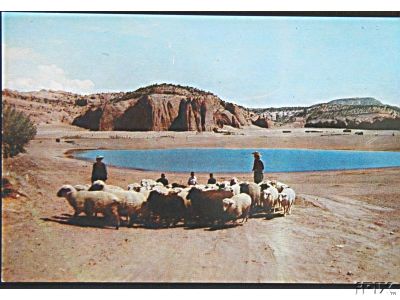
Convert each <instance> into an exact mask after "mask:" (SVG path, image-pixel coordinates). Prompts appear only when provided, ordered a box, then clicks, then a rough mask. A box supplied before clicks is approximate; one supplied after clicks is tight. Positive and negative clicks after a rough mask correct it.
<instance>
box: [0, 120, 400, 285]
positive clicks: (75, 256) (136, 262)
mask: <svg viewBox="0 0 400 300" xmlns="http://www.w3.org/2000/svg"><path fill="white" fill-rule="evenodd" d="M46 128H47V132H43V131H41V130H39V132H38V137H37V138H35V139H34V140H33V141H31V142H30V143H29V145H28V147H27V149H26V150H27V152H26V153H23V154H20V155H18V156H17V157H15V158H13V159H5V160H4V161H3V174H4V176H7V177H8V176H10V177H11V178H12V179H13V181H14V182H16V184H17V188H18V190H19V191H21V192H22V193H23V194H21V195H20V196H19V197H17V198H12V197H8V198H7V197H6V198H4V199H2V200H3V201H2V203H3V206H2V213H3V214H2V221H3V223H2V224H3V228H2V230H3V231H2V232H3V237H4V238H3V243H2V247H3V249H2V250H3V252H2V253H3V256H2V274H3V279H4V280H6V281H8V282H15V281H19V282H27V281H31V282H32V281H34V282H35V281H41V282H46V281H51V282H55V281H85V282H104V281H108V282H116V281H117V282H149V281H150V282H226V283H229V282H263V283H268V282H290V283H295V282H317V283H330V282H331V283H351V282H356V281H372V282H375V281H386V282H388V281H390V282H396V281H398V278H400V277H399V276H400V268H399V266H400V252H399V251H397V249H398V244H399V242H400V215H399V214H400V202H399V201H398V199H399V195H400V186H399V185H398V182H400V168H393V167H388V168H374V169H372V168H371V169H358V170H333V171H308V172H304V171H303V172H286V173H265V174H264V178H266V177H268V178H269V179H272V180H274V179H276V180H279V181H281V182H284V183H286V184H288V185H289V186H291V187H292V188H293V189H294V190H295V191H296V195H297V196H298V198H297V199H296V202H295V205H294V209H293V213H292V214H291V215H288V216H286V217H282V216H280V215H274V216H270V217H268V216H255V217H254V218H250V219H249V220H248V222H247V223H246V224H244V225H243V226H236V227H228V228H221V229H215V230H214V229H212V228H185V227H184V226H183V225H182V224H178V226H176V227H172V228H168V229H167V228H165V229H164V228H162V229H161V228H160V229H150V228H146V227H142V226H140V225H135V226H134V228H127V227H125V226H122V227H121V228H120V229H119V230H115V229H114V228H112V229H111V228H107V227H102V226H99V225H98V224H97V223H95V224H93V223H91V222H89V221H88V220H87V219H86V218H85V217H84V216H80V217H79V218H77V219H74V218H72V214H73V209H72V208H71V207H70V205H69V204H68V203H67V201H66V200H65V199H62V198H58V197H57V196H56V193H57V191H58V189H59V188H60V186H62V185H64V184H72V185H75V184H85V183H90V174H91V167H92V163H91V162H90V161H84V160H80V159H77V158H74V157H73V153H74V151H76V150H89V149H93V150H97V149H99V148H103V149H109V148H114V149H115V148H116V149H121V148H123V149H126V148H131V149H132V148H135V149H143V148H155V147H161V148H162V149H163V148H164V149H165V148H168V149H170V148H177V147H179V146H181V145H186V146H189V147H197V148H198V147H203V148H204V147H205V146H207V147H210V146H211V147H213V148H216V147H223V148H227V147H228V146H229V147H232V146H235V147H237V148H240V147H241V146H243V145H246V147H252V148H262V147H263V146H264V147H265V138H259V137H257V136H238V137H234V138H231V137H228V138H226V137H221V136H219V135H216V134H205V135H197V136H196V137H194V135H192V136H191V138H189V139H186V137H185V136H186V134H180V135H179V137H176V138H174V139H165V138H159V134H155V133H150V134H149V138H147V139H137V137H138V136H140V135H141V134H142V133H140V134H135V133H133V134H131V138H130V139H117V140H116V139H111V138H108V139H107V138H102V139H90V138H78V139H73V143H68V142H65V139H64V138H62V137H63V136H66V135H70V134H69V133H70V132H71V131H74V130H76V128H75V127H73V126H63V127H62V128H60V127H57V126H54V125H53V126H50V125H49V126H47V127H46ZM81 133H82V134H83V135H85V134H87V131H83V130H81ZM90 134H92V133H90ZM99 134H100V135H104V133H99ZM106 134H107V133H106ZM189 135H190V133H189ZM93 136H96V137H97V136H98V135H96V134H93ZM56 138H61V141H60V142H56V141H55V140H56ZM372 138H373V139H372V142H369V143H368V144H367V142H368V141H370V140H371V136H369V137H368V136H367V137H366V136H365V135H364V137H358V136H357V137H349V136H347V137H340V138H334V137H333V138H325V137H313V138H309V137H298V136H297V137H285V138H281V137H273V138H268V144H269V145H270V144H273V145H274V146H275V147H278V146H286V147H295V148H299V147H301V146H303V147H304V146H306V147H319V146H322V147H324V148H330V149H332V148H336V147H338V146H339V147H344V148H355V149H360V148H361V149H368V150H373V151H374V150H385V149H393V148H396V149H397V148H400V137H384V138H376V139H375V137H372ZM67 140H68V139H67ZM70 140H72V139H70ZM108 172H109V179H108V180H107V184H111V185H118V186H120V187H123V188H124V189H126V187H127V185H128V184H130V183H133V182H140V180H141V179H143V178H153V179H156V178H158V176H159V175H160V173H159V172H155V171H142V170H133V169H128V168H121V167H114V166H109V168H108ZM196 175H197V178H198V181H199V182H200V183H203V182H207V179H208V173H197V174H196ZM232 176H235V177H237V178H238V179H239V180H241V181H252V180H253V173H252V172H250V170H249V172H247V173H218V174H216V176H215V177H216V178H217V180H221V181H223V180H229V179H230V178H231V177H232ZM167 177H168V180H169V181H170V182H171V183H172V182H176V183H181V184H185V183H186V182H187V177H188V174H187V173H173V172H172V173H170V174H167ZM24 195H25V196H24ZM99 221H100V220H99ZM239 236H240V237H241V238H238V237H239ZM292 245H296V247H295V248H293V246H292ZM338 245H339V246H340V247H338ZM43 253H52V255H43ZM232 266H235V268H234V270H232ZM388 266H392V267H390V268H388ZM348 271H351V274H352V275H348V274H347V273H348Z"/></svg>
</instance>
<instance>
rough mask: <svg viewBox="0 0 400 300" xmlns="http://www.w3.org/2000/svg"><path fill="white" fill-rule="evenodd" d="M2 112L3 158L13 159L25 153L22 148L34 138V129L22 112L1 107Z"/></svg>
mask: <svg viewBox="0 0 400 300" xmlns="http://www.w3.org/2000/svg"><path fill="white" fill-rule="evenodd" d="M2 110H3V118H2V125H3V132H2V133H3V139H2V150H3V157H13V156H15V155H17V154H18V153H20V152H25V149H24V146H25V145H26V144H27V143H28V142H29V141H30V140H31V139H33V138H34V137H35V135H36V127H35V125H34V124H33V123H32V121H31V120H30V119H29V117H28V116H27V115H25V114H24V113H23V112H20V111H17V110H16V109H15V108H12V107H10V106H5V105H2Z"/></svg>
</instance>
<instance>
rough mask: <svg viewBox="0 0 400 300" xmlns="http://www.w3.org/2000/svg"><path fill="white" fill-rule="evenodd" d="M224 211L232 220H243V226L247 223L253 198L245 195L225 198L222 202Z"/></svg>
mask: <svg viewBox="0 0 400 300" xmlns="http://www.w3.org/2000/svg"><path fill="white" fill-rule="evenodd" d="M222 203H223V207H224V211H225V212H227V213H228V215H229V216H230V217H231V218H234V220H235V221H236V219H238V218H243V219H242V224H243V223H244V222H247V219H248V217H249V212H250V207H251V197H250V196H249V195H247V194H245V193H241V194H238V195H234V196H233V197H232V198H225V199H223V200H222Z"/></svg>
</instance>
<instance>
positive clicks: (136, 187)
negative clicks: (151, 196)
mask: <svg viewBox="0 0 400 300" xmlns="http://www.w3.org/2000/svg"><path fill="white" fill-rule="evenodd" d="M140 188H141V186H140V184H138V183H131V184H129V185H128V191H135V192H140Z"/></svg>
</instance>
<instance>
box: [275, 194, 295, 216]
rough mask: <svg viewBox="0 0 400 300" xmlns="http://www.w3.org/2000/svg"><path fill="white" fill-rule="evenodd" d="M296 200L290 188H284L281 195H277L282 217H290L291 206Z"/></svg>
mask: <svg viewBox="0 0 400 300" xmlns="http://www.w3.org/2000/svg"><path fill="white" fill-rule="evenodd" d="M295 199H296V193H295V192H294V190H293V189H291V188H284V189H283V190H282V192H281V193H279V200H280V202H281V205H282V207H283V215H284V216H285V215H286V214H287V213H288V214H289V215H290V214H291V212H292V205H293V204H294V200H295Z"/></svg>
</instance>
